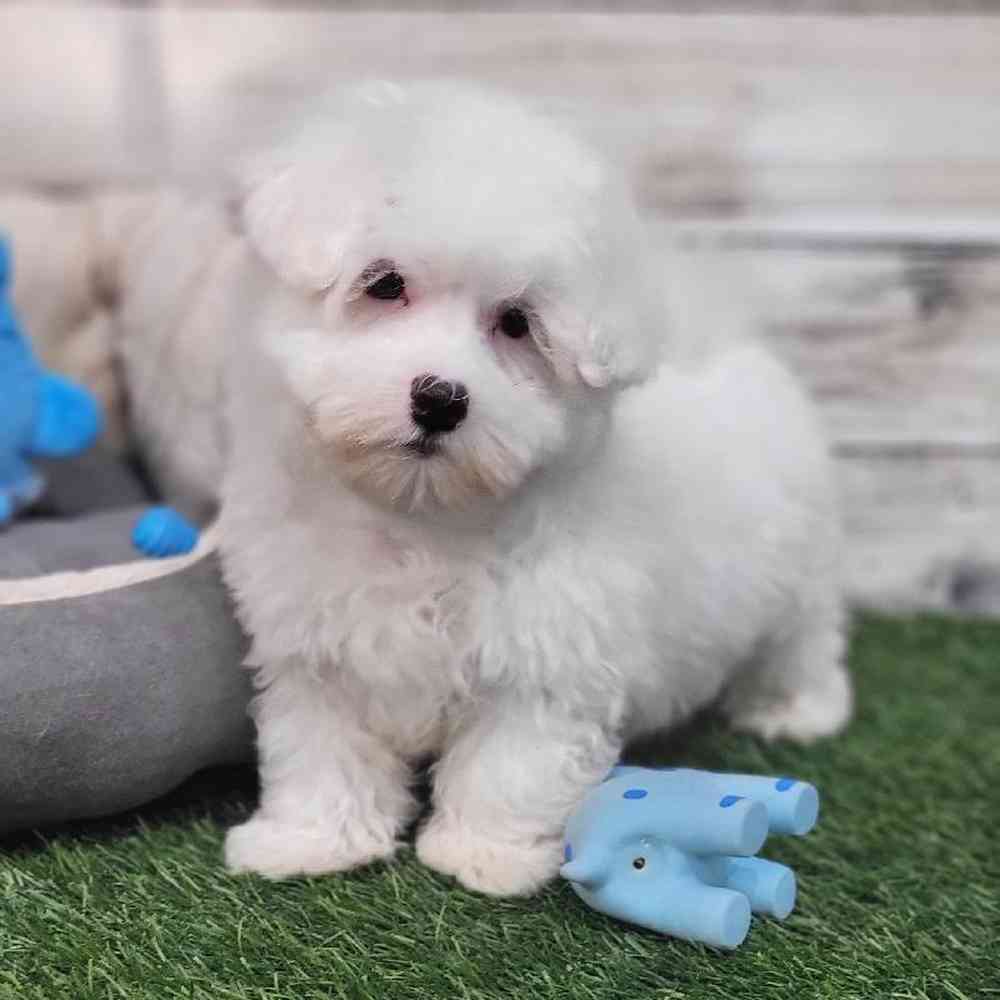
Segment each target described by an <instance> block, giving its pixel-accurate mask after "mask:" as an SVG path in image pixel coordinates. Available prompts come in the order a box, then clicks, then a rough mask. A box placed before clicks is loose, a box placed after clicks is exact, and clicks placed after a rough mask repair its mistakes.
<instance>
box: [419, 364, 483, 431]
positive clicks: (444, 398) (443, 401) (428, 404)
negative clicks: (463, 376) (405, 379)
mask: <svg viewBox="0 0 1000 1000" xmlns="http://www.w3.org/2000/svg"><path fill="white" fill-rule="evenodd" d="M468 412H469V392H468V390H467V389H466V388H465V386H464V385H463V384H462V383H461V382H449V381H447V380H446V379H442V378H438V377H437V375H418V376H417V377H416V378H415V379H414V380H413V381H412V382H411V383H410V416H412V417H413V422H414V423H415V424H416V425H417V426H418V427H420V428H421V429H422V430H424V431H426V432H427V433H428V434H446V433H447V432H448V431H453V430H454V429H455V428H456V427H457V426H458V425H459V424H460V423H461V422H462V421H463V420H464V419H465V416H466V414H467V413H468Z"/></svg>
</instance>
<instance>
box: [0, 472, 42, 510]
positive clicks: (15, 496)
mask: <svg viewBox="0 0 1000 1000" xmlns="http://www.w3.org/2000/svg"><path fill="white" fill-rule="evenodd" d="M4 471H5V473H6V474H7V476H8V479H9V481H8V483H7V485H6V486H0V525H4V524H6V523H7V522H8V521H10V520H11V519H12V518H13V517H14V515H15V514H16V513H17V512H18V511H19V510H21V508H23V507H28V506H30V505H31V504H33V503H34V502H35V501H36V500H37V499H38V498H39V497H40V496H41V495H42V493H43V491H44V490H45V480H44V479H43V478H42V476H41V474H40V473H38V472H36V471H35V470H34V469H33V468H32V467H31V466H30V465H28V463H27V462H24V461H22V460H21V459H20V458H15V459H13V461H12V462H8V463H7V467H6V469H5V470H4Z"/></svg>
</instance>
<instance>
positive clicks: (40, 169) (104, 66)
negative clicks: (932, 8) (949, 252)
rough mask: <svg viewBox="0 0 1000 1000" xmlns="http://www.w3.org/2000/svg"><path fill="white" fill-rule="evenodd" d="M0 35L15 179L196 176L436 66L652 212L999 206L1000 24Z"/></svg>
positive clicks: (200, 13) (142, 25)
mask: <svg viewBox="0 0 1000 1000" xmlns="http://www.w3.org/2000/svg"><path fill="white" fill-rule="evenodd" d="M0 37H4V38H10V39H16V44H12V45H10V46H8V56H7V58H6V59H5V60H4V61H3V64H2V65H0V94H2V95H4V96H3V98H2V99H0V134H3V135H4V136H5V138H6V139H7V140H8V141H7V143H6V145H5V156H4V158H3V161H2V163H0V172H2V174H0V176H3V177H5V178H7V179H10V178H18V179H22V178H24V177H34V178H39V179H42V180H45V181H46V182H49V183H59V184H76V183H81V182H84V183H85V182H90V181H93V180H95V179H106V178H107V177H109V176H118V177H135V176H143V177H144V176H148V175H149V174H150V172H153V173H159V174H162V173H164V172H166V173H171V174H175V175H176V174H179V175H183V176H185V177H188V178H196V179H202V180H204V179H208V178H212V177H215V176H217V175H218V173H219V170H220V166H221V164H223V163H225V162H226V161H227V159H228V158H229V157H230V156H231V155H232V154H234V153H238V152H239V151H241V150H244V149H246V148H248V147H252V146H254V145H255V144H256V143H258V142H259V141H261V139H262V137H263V136H264V135H265V134H267V133H269V131H270V129H271V128H272V127H274V126H275V125H277V124H279V123H280V122H282V121H284V120H285V119H286V118H287V116H288V114H289V111H290V109H291V108H293V107H294V106H295V105H296V104H297V103H298V102H299V101H300V100H301V99H302V98H303V97H304V96H305V95H308V94H312V93H314V92H315V91H316V90H319V89H322V88H323V87H325V86H329V85H336V84H337V83H341V82H343V81H345V80H348V79H355V78H357V77H358V76H372V75H375V76H378V75H389V76H396V77H404V78H405V77H412V76H423V75H428V74H431V75H437V76H445V77H453V78H456V79H476V80H481V81H485V82H488V83H493V84H497V85H500V86H503V87H506V88H509V89H514V90H517V91H520V92H524V93H528V94H531V95H533V96H535V97H540V98H542V99H545V100H547V101H549V102H551V103H553V104H557V105H560V106H561V107H563V108H565V110H566V111H567V112H568V113H570V114H573V115H575V116H576V117H578V118H579V119H580V120H581V121H582V122H583V123H584V124H585V125H586V126H587V127H590V128H593V129H594V130H595V131H597V132H600V133H602V134H603V136H604V137H605V138H606V139H607V140H608V141H610V142H612V143H614V144H615V145H616V148H617V149H618V151H619V153H620V155H622V156H623V157H626V158H627V159H628V160H629V161H630V162H631V165H632V169H633V171H634V173H635V176H636V179H637V183H638V185H639V189H640V191H641V193H642V197H643V200H644V202H645V203H646V204H647V205H648V206H649V208H650V209H651V210H652V211H656V212H671V213H688V214H690V213H692V212H696V213H706V212H709V213H729V214H734V213H737V212H745V211H750V210H764V211H772V210H776V209H786V208H790V207H800V206H818V205H825V206H834V207H836V208H838V209H841V210H843V209H846V208H851V207H859V206H860V207H867V208H872V207H883V208H885V207H912V208H920V209H921V210H922V211H931V210H936V209H949V210H957V209H966V210H969V211H977V210H978V209H981V208H983V207H988V208H990V209H991V210H992V211H994V212H995V210H996V206H997V205H998V204H1000V169H997V168H998V165H1000V116H998V115H997V114H996V113H995V109H996V107H997V106H998V104H1000V73H998V72H997V71H996V67H997V66H998V65H1000V18H998V19H994V18H990V17H975V16H969V17H955V18H933V17H913V18H863V19H855V18H842V17H822V16H801V17H780V16H749V15H747V16H743V15H732V14H731V15H717V16H709V17H698V16H684V15H654V14H644V13H634V14H627V15H624V14H617V15H616V14H600V13H575V12H552V13H514V14H489V13H477V12H471V13H458V12H446V13H409V12H398V11H376V12H368V13H355V12H331V11H328V10H311V9H310V10H304V11H303V10H299V11H280V10H279V11H275V10H267V9H253V10H246V9H239V10H235V11H233V10H217V9H176V8H162V9H155V10H152V11H142V10H129V9H102V8H66V9H60V10H58V11H57V12H56V11H46V12H45V13H44V15H42V16H40V14H39V9H38V8H37V7H35V6H34V5H20V4H13V5H8V6H5V7H3V8H0ZM136 107H139V108H142V109H143V111H144V112H145V113H144V114H139V115H137V114H136V113H135V109H136Z"/></svg>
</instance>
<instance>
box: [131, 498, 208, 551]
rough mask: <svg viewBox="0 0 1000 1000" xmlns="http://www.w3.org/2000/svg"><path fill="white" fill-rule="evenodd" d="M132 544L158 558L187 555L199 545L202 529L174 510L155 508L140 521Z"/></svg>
mask: <svg viewBox="0 0 1000 1000" xmlns="http://www.w3.org/2000/svg"><path fill="white" fill-rule="evenodd" d="M132 544H133V545H134V546H135V547H136V548H137V549H138V550H139V551H140V552H143V553H145V554H146V555H147V556H154V557H155V558H158V559H162V558H164V557H166V556H179V555H185V554H186V553H188V552H190V551H191V550H192V549H193V548H194V547H195V546H196V545H197V544H198V529H197V528H196V527H195V526H194V525H193V524H192V523H191V522H190V521H188V520H187V518H185V517H183V516H182V515H181V514H179V513H178V512H177V511H176V510H174V509H173V507H153V508H151V509H150V510H147V511H146V513H145V514H143V515H142V517H140V518H139V520H138V521H136V523H135V527H134V528H133V529H132Z"/></svg>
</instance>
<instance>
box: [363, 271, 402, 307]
mask: <svg viewBox="0 0 1000 1000" xmlns="http://www.w3.org/2000/svg"><path fill="white" fill-rule="evenodd" d="M405 291H406V282H405V281H404V280H403V276H402V275H401V274H400V273H399V272H398V271H388V272H386V273H385V274H383V275H382V276H381V277H380V278H378V279H377V280H376V281H373V282H372V283H371V284H370V285H368V286H367V287H366V288H365V295H367V296H368V297H369V298H372V299H386V300H388V299H398V298H401V297H402V295H403V293H404V292H405Z"/></svg>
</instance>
